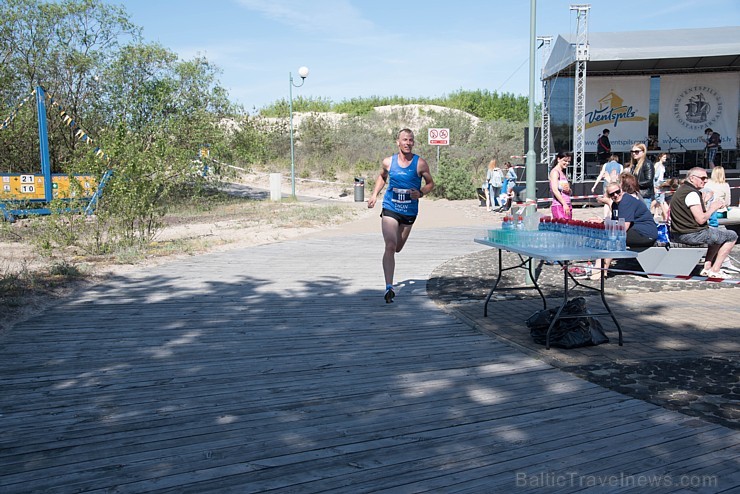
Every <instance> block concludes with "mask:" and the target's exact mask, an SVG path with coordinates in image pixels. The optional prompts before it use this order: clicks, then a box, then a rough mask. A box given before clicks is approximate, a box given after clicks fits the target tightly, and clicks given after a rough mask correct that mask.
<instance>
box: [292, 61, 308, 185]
mask: <svg viewBox="0 0 740 494" xmlns="http://www.w3.org/2000/svg"><path fill="white" fill-rule="evenodd" d="M288 75H289V76H290V84H289V85H288V87H289V94H290V97H289V98H288V106H289V108H290V190H291V195H292V196H293V198H294V199H295V149H294V145H293V87H294V86H295V87H301V86H303V83H305V82H306V77H308V67H301V68H300V69H298V75H299V76H301V83H300V84H294V83H293V74H292V73H290V72H289V73H288Z"/></svg>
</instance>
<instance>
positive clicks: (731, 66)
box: [542, 27, 740, 79]
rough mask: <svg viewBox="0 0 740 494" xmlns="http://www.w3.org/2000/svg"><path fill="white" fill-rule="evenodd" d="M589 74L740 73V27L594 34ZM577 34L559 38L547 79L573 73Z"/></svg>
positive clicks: (544, 76) (547, 66)
mask: <svg viewBox="0 0 740 494" xmlns="http://www.w3.org/2000/svg"><path fill="white" fill-rule="evenodd" d="M588 41H589V55H590V57H589V60H588V66H587V73H588V75H622V76H625V75H660V74H669V73H687V72H715V71H728V70H729V71H740V27H714V28H701V29H672V30H655V31H633V32H621V33H589V35H588ZM574 42H575V35H572V36H571V35H559V36H558V37H557V38H556V40H555V42H554V43H553V44H552V48H551V51H550V56H549V57H548V59H547V62H546V63H545V67H544V68H543V70H542V79H549V78H551V77H554V76H556V75H558V74H559V73H561V72H562V71H566V73H567V72H572V71H573V65H574V63H575V49H574V45H573V43H574Z"/></svg>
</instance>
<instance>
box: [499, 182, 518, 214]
mask: <svg viewBox="0 0 740 494" xmlns="http://www.w3.org/2000/svg"><path fill="white" fill-rule="evenodd" d="M515 195H516V194H514V182H509V184H508V190H507V191H506V193H504V192H502V193H501V195H500V196H499V203H500V204H501V206H499V207H498V208H496V209H494V211H495V212H497V213H503V212H506V211H508V210H509V209H511V205H512V204H513V202H514V196H515Z"/></svg>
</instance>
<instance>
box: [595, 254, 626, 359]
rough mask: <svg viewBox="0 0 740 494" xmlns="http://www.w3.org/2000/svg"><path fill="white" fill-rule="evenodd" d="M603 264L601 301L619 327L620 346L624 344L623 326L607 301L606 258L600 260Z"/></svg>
mask: <svg viewBox="0 0 740 494" xmlns="http://www.w3.org/2000/svg"><path fill="white" fill-rule="evenodd" d="M600 263H601V264H600V265H601V289H600V290H599V291H600V292H601V293H600V295H601V303H602V304H604V308H606V311H607V312H608V313H609V315H610V316H611V318H612V321H614V325H615V326H616V327H617V334H619V346H622V326H620V325H619V321H617V317H616V316H615V315H614V312H612V309H611V307H609V304H607V303H606V296H605V295H604V280H605V279H606V275H605V274H604V260H603V259H601V260H600Z"/></svg>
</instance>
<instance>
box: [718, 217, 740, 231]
mask: <svg viewBox="0 0 740 494" xmlns="http://www.w3.org/2000/svg"><path fill="white" fill-rule="evenodd" d="M717 221H718V222H719V225H720V226H724V227H725V228H727V229H728V230H732V231H734V232H735V233H739V234H740V218H735V217H733V218H718V219H717Z"/></svg>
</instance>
